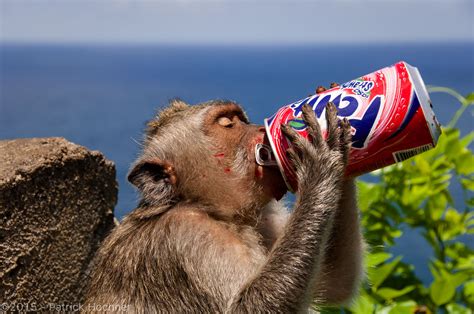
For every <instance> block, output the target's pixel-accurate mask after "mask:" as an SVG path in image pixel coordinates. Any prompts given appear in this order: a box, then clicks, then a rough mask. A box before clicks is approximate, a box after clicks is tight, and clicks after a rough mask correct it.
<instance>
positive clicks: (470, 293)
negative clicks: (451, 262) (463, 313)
mask: <svg viewBox="0 0 474 314" xmlns="http://www.w3.org/2000/svg"><path fill="white" fill-rule="evenodd" d="M462 293H463V295H464V298H466V301H467V302H468V303H469V304H470V305H473V306H474V280H471V281H469V282H466V283H465V284H464V289H463V292H462Z"/></svg>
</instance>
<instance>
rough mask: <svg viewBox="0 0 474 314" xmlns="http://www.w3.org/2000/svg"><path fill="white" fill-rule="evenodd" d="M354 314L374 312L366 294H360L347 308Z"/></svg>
mask: <svg viewBox="0 0 474 314" xmlns="http://www.w3.org/2000/svg"><path fill="white" fill-rule="evenodd" d="M349 309H350V310H351V312H352V313H354V314H371V313H373V312H374V304H373V302H372V301H371V299H370V298H369V296H368V295H366V294H361V295H360V296H359V297H358V298H357V299H356V301H355V302H354V303H353V304H352V305H351V306H350V308H349Z"/></svg>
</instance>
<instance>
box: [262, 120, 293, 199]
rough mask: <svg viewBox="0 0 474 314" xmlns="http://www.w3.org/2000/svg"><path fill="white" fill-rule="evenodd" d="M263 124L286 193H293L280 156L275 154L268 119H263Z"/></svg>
mask: <svg viewBox="0 0 474 314" xmlns="http://www.w3.org/2000/svg"><path fill="white" fill-rule="evenodd" d="M263 123H264V125H265V132H266V134H267V138H268V142H269V143H270V146H271V148H272V151H273V155H275V160H276V162H277V165H278V168H279V169H280V173H281V176H282V177H283V181H285V184H286V187H287V188H288V191H290V192H291V193H295V190H293V188H292V187H291V184H290V183H289V180H288V178H287V176H286V173H285V169H284V168H283V165H282V163H281V160H280V156H279V154H278V153H277V150H276V149H275V143H274V141H273V137H272V136H271V132H270V126H269V125H268V118H265V119H264V120H263Z"/></svg>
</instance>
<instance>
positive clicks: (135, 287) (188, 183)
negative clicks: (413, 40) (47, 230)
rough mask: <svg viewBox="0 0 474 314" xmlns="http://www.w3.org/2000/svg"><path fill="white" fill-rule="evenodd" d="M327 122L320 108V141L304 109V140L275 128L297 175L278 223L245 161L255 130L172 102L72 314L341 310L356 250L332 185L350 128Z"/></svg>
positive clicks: (337, 182) (225, 107)
mask: <svg viewBox="0 0 474 314" xmlns="http://www.w3.org/2000/svg"><path fill="white" fill-rule="evenodd" d="M336 113H337V109H336V107H335V106H334V105H332V104H328V105H327V106H326V109H325V116H326V119H327V123H328V138H327V139H326V140H324V139H323V137H322V135H321V130H320V127H319V124H318V122H317V120H316V117H315V115H314V112H313V111H312V109H311V108H310V107H309V106H305V107H304V109H303V113H302V114H303V118H304V120H305V122H306V123H307V124H308V131H309V133H310V138H311V139H312V140H311V141H308V140H306V139H304V138H302V137H300V136H299V135H298V134H296V132H295V131H294V130H293V129H291V127H289V126H286V125H284V126H282V131H283V133H284V134H285V136H286V137H287V138H288V139H289V140H290V141H291V142H292V143H293V145H294V149H293V150H290V151H288V155H289V158H290V160H291V161H292V164H293V165H294V167H295V170H296V172H297V176H298V192H297V199H296V203H295V205H294V209H293V210H292V211H291V213H289V212H288V211H287V210H286V209H285V207H284V206H283V205H282V204H281V202H277V200H280V199H281V198H282V197H283V196H284V194H285V193H286V192H287V188H286V186H285V184H284V181H283V179H282V177H281V174H280V172H279V170H278V168H277V167H264V166H260V165H258V164H257V163H256V162H255V154H254V150H255V146H256V144H257V143H262V142H263V141H264V133H265V132H264V128H263V127H261V126H257V125H253V124H250V123H249V121H248V118H247V116H246V115H245V113H244V112H243V111H242V109H241V108H240V107H239V106H238V105H237V104H236V103H233V102H230V101H211V102H207V103H203V104H199V105H195V106H190V105H187V104H185V103H184V102H182V101H180V100H174V101H172V102H171V103H170V105H169V107H167V108H166V109H164V110H162V111H161V112H160V113H159V114H158V115H157V116H156V117H155V118H154V119H152V120H151V121H150V122H149V123H148V127H147V131H146V139H145V141H144V146H143V153H142V154H141V156H140V157H139V158H138V159H137V161H136V162H135V163H134V165H133V166H132V169H131V171H130V173H129V176H128V179H129V181H130V182H131V183H133V184H134V185H135V186H136V187H137V188H138V189H139V191H140V193H141V200H140V203H139V205H138V207H137V208H136V209H135V210H134V211H132V212H131V213H130V214H129V215H128V216H126V217H125V218H124V219H123V222H122V223H121V224H120V225H119V226H117V227H116V228H115V230H113V232H112V233H111V234H110V235H109V236H108V238H107V239H106V240H105V242H104V243H103V245H102V247H101V248H100V250H99V252H98V255H97V257H96V265H95V270H94V272H93V273H92V279H91V284H90V289H89V292H88V295H87V301H86V304H85V305H84V307H83V309H86V310H87V306H88V305H89V306H90V305H101V304H102V305H104V304H109V305H110V304H125V305H127V306H128V310H130V311H135V312H142V313H153V312H163V313H190V312H194V313H224V312H226V313H227V312H229V313H234V312H238V313H240V312H245V313H294V312H301V311H307V310H308V308H309V307H310V306H311V304H313V302H314V303H316V304H340V303H343V302H347V301H348V300H350V298H351V296H352V295H353V294H354V293H355V292H356V290H357V287H358V283H359V279H360V277H361V273H362V270H361V269H362V267H361V255H362V243H363V242H362V239H361V234H360V228H359V221H358V212H357V208H356V200H355V196H354V194H355V189H354V184H353V182H352V180H350V179H345V178H344V176H343V174H344V169H345V166H346V163H347V159H348V157H347V156H348V151H349V147H350V143H351V134H350V130H351V128H350V125H349V123H348V122H347V120H342V121H339V120H338V118H337V117H336ZM90 308H91V307H89V309H90ZM92 308H93V307H92Z"/></svg>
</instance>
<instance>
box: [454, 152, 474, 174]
mask: <svg viewBox="0 0 474 314" xmlns="http://www.w3.org/2000/svg"><path fill="white" fill-rule="evenodd" d="M456 170H457V172H458V173H459V174H462V175H470V174H471V173H473V172H474V155H468V154H462V155H461V156H459V157H458V158H457V159H456Z"/></svg>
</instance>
